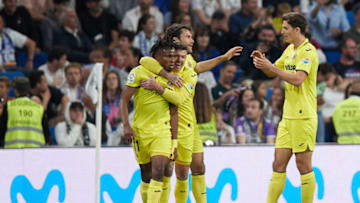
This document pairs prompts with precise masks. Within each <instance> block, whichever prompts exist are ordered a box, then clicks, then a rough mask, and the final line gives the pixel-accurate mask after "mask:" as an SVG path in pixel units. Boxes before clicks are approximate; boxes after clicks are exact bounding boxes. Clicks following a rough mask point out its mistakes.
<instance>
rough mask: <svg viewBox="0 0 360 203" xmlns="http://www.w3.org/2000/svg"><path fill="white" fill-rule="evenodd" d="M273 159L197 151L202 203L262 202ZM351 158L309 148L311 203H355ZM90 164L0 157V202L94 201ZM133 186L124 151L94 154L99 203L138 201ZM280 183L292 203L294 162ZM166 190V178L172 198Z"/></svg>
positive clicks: (42, 156)
mask: <svg viewBox="0 0 360 203" xmlns="http://www.w3.org/2000/svg"><path fill="white" fill-rule="evenodd" d="M273 153H274V149H273V147H272V146H241V147H239V146H237V147H232V146H229V147H209V148H205V163H206V171H207V173H206V183H207V187H208V190H207V195H208V202H209V203H215V202H224V203H231V202H245V203H250V202H265V199H266V192H267V186H268V183H269V181H270V177H271V164H272V160H273ZM359 155H360V147H359V146H356V145H349V146H339V145H333V146H329V145H321V146H317V148H316V151H315V153H314V157H313V163H314V164H313V165H314V171H315V176H316V191H315V200H314V202H325V203H339V202H341V203H348V202H349V203H350V202H354V203H359V202H360V201H359V196H360V156H359ZM94 164H95V149H94V148H45V149H23V150H0V191H1V192H0V202H5V203H6V202H27V203H35V202H36V203H45V202H69V203H72V202H76V203H78V202H94V197H95V195H94V191H95V177H94V175H95V165H94ZM140 180H141V179H140V172H139V170H138V167H137V164H136V162H135V160H134V154H133V152H132V149H131V148H128V147H124V148H104V149H102V151H101V202H116V203H118V202H121V203H130V202H136V203H138V202H141V199H140V195H139V187H138V186H139V183H140ZM286 181H287V182H286V186H285V189H284V192H283V194H282V196H281V197H280V200H279V202H288V203H300V202H301V201H300V176H299V174H298V172H297V170H296V165H295V160H294V158H292V159H291V160H290V164H289V167H288V176H287V180H286ZM174 185H175V178H174V177H173V180H172V193H173V188H174ZM190 196H191V198H189V200H188V202H195V201H194V199H193V197H192V195H190ZM169 202H175V201H174V198H173V195H171V199H170V201H169Z"/></svg>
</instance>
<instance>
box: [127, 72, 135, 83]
mask: <svg viewBox="0 0 360 203" xmlns="http://www.w3.org/2000/svg"><path fill="white" fill-rule="evenodd" d="M135 77H136V74H135V72H131V73H129V76H128V83H134V82H135Z"/></svg>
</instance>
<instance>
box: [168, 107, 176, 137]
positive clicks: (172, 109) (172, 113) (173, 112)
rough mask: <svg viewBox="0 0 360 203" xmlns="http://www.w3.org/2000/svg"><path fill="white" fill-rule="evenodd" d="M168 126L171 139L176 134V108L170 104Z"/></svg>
mask: <svg viewBox="0 0 360 203" xmlns="http://www.w3.org/2000/svg"><path fill="white" fill-rule="evenodd" d="M170 126H171V139H177V134H178V108H177V106H175V105H171V104H170Z"/></svg>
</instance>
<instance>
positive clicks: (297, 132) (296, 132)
mask: <svg viewBox="0 0 360 203" xmlns="http://www.w3.org/2000/svg"><path fill="white" fill-rule="evenodd" d="M290 122H291V123H290V126H291V127H290V130H289V131H290V133H291V136H292V137H293V139H292V149H293V153H299V152H305V151H314V149H315V143H316V130H317V119H316V118H311V119H301V120H300V119H299V120H291V121H290Z"/></svg>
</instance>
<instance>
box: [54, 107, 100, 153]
mask: <svg viewBox="0 0 360 203" xmlns="http://www.w3.org/2000/svg"><path fill="white" fill-rule="evenodd" d="M55 138H56V142H57V143H58V145H59V146H62V147H73V146H95V145H96V128H95V125H94V124H92V123H89V122H87V121H86V113H85V108H84V106H83V104H82V103H81V102H79V101H73V102H71V103H70V104H69V105H68V107H67V109H66V111H65V121H63V122H60V123H58V124H57V125H56V127H55Z"/></svg>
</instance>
